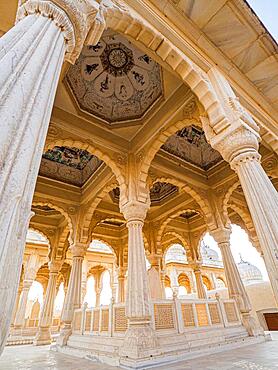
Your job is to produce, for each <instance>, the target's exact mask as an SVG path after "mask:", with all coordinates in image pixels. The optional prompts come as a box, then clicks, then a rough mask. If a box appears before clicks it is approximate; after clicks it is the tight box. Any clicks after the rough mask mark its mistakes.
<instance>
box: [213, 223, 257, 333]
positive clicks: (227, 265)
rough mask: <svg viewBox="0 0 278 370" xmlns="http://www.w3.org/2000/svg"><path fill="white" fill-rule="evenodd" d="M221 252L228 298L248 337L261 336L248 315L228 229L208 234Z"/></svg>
mask: <svg viewBox="0 0 278 370" xmlns="http://www.w3.org/2000/svg"><path fill="white" fill-rule="evenodd" d="M210 234H211V236H213V238H214V239H215V241H216V242H217V244H218V247H219V248H220V250H221V254H222V260H223V265H224V271H225V276H226V280H227V286H228V291H229V296H230V298H233V299H235V301H236V302H237V304H238V307H239V310H240V312H241V315H242V321H243V325H244V326H245V327H246V329H247V331H248V333H249V335H252V336H256V335H259V334H261V333H262V332H261V328H260V327H258V326H257V324H256V321H255V319H254V318H253V317H252V316H251V315H250V311H251V309H252V307H251V303H250V300H249V297H248V295H247V292H246V290H245V287H244V285H243V282H242V280H241V277H240V274H239V271H238V268H237V266H236V263H235V260H234V257H233V255H232V252H231V248H230V234H231V230H230V229H224V228H223V229H219V230H214V231H212V232H210Z"/></svg>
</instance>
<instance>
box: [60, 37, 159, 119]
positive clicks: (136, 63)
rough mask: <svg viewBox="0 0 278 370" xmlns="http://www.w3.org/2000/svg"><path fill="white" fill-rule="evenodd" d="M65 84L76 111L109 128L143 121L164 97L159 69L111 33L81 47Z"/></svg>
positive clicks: (126, 41) (134, 48)
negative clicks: (68, 88)
mask: <svg viewBox="0 0 278 370" xmlns="http://www.w3.org/2000/svg"><path fill="white" fill-rule="evenodd" d="M66 81H67V83H68V85H69V86H70V89H71V90H72V92H73V94H74V96H75V98H76V101H77V103H78V105H79V107H80V108H81V109H82V110H83V111H85V112H87V113H91V114H93V115H95V116H97V117H98V118H101V119H102V120H104V121H106V123H109V124H110V125H112V124H115V123H117V122H118V123H119V122H122V121H130V120H136V119H140V118H142V117H143V116H144V114H145V113H146V112H147V111H148V109H149V108H150V107H151V106H153V104H154V103H155V102H156V101H157V100H159V98H161V97H162V96H163V88H162V82H161V69H160V66H159V65H158V64H157V63H155V62H154V61H153V60H152V59H151V58H150V57H149V56H148V55H147V54H145V53H143V52H142V51H140V50H139V49H138V48H137V47H135V46H134V45H133V44H132V43H131V42H129V41H128V40H127V39H126V38H124V37H123V36H121V35H120V34H118V33H115V32H114V31H110V30H107V31H105V33H104V34H103V37H102V38H101V39H100V41H99V43H98V44H97V45H95V46H84V48H83V50H82V53H81V55H80V57H79V58H78V60H77V62H76V63H75V65H73V66H71V67H70V69H69V71H68V73H67V75H66Z"/></svg>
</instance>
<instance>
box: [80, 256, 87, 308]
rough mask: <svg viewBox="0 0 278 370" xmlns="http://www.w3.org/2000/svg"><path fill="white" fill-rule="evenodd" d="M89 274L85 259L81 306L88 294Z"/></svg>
mask: <svg viewBox="0 0 278 370" xmlns="http://www.w3.org/2000/svg"><path fill="white" fill-rule="evenodd" d="M87 273H88V261H87V260H86V258H84V260H83V263H82V280H81V304H82V303H84V299H85V296H86V293H87Z"/></svg>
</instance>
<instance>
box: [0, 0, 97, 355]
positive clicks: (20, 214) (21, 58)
mask: <svg viewBox="0 0 278 370" xmlns="http://www.w3.org/2000/svg"><path fill="white" fill-rule="evenodd" d="M20 3H22V2H20ZM94 4H96V6H97V7H98V5H97V2H93V1H89V0H84V1H82V3H81V2H77V1H55V2H53V3H52V1H51V0H49V1H44V0H27V1H24V2H23V4H22V5H21V6H20V8H19V10H18V15H17V21H18V22H17V23H16V25H15V26H14V27H13V28H12V29H11V30H10V31H8V32H7V33H6V34H5V35H4V36H2V37H1V39H0V130H1V137H0V163H1V173H0V209H1V213H0V240H1V246H0V250H1V254H0V302H1V304H0V353H1V352H2V350H3V347H4V344H5V341H6V338H7V335H8V332H9V327H10V321H11V317H12V312H13V307H14V303H15V300H16V293H17V289H18V283H19V275H20V266H21V265H22V259H23V252H24V246H25V238H26V232H27V229H28V224H29V220H30V217H31V203H32V198H33V193H34V188H35V183H36V179H37V174H38V170H39V166H40V161H41V156H42V153H43V147H44V143H45V138H46V134H47V130H48V124H49V120H50V115H51V111H52V107H53V102H54V97H55V92H56V88H57V84H58V80H59V76H60V71H61V67H62V63H63V61H64V57H65V53H67V54H66V55H67V57H68V60H70V61H71V62H74V60H75V59H76V57H77V56H78V54H79V52H80V50H81V48H82V45H83V42H84V39H85V37H86V35H87V32H88V29H89V27H90V26H91V24H92V23H93V21H94V18H95V15H96V8H95V7H94Z"/></svg>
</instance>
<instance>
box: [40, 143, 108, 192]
mask: <svg viewBox="0 0 278 370" xmlns="http://www.w3.org/2000/svg"><path fill="white" fill-rule="evenodd" d="M102 163H103V162H102V161H101V160H100V159H98V158H97V157H96V156H94V155H92V154H90V153H89V152H88V151H87V150H83V149H78V148H69V147H65V146H55V147H54V148H53V149H49V150H48V151H47V152H46V153H44V154H43V156H42V161H41V166H40V171H39V174H40V175H41V176H46V177H49V178H51V179H54V180H58V181H63V182H66V183H68V184H72V185H77V186H82V185H83V184H84V183H85V182H86V181H87V180H88V179H89V178H90V177H91V176H92V175H93V174H94V173H95V172H96V171H97V169H98V168H99V167H100V165H101V164H102Z"/></svg>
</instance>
